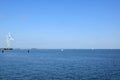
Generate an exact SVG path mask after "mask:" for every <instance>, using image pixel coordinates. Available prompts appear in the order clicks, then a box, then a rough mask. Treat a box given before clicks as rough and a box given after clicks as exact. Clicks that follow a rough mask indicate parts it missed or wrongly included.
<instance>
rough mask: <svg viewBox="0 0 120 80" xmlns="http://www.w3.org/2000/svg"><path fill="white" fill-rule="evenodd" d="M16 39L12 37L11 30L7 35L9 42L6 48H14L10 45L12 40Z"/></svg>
mask: <svg viewBox="0 0 120 80" xmlns="http://www.w3.org/2000/svg"><path fill="white" fill-rule="evenodd" d="M13 40H14V39H13V38H12V36H11V34H10V32H9V33H8V35H7V39H6V42H7V48H4V50H13V48H11V47H10V44H11V41H13Z"/></svg>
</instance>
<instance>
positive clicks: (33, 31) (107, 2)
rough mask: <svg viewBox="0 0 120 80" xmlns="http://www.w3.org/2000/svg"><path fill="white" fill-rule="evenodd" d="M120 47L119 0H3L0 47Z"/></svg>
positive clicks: (1, 6) (0, 12)
mask: <svg viewBox="0 0 120 80" xmlns="http://www.w3.org/2000/svg"><path fill="white" fill-rule="evenodd" d="M8 32H11V34H12V35H13V37H14V39H15V41H12V47H14V48H120V0H0V47H6V35H7V33H8Z"/></svg>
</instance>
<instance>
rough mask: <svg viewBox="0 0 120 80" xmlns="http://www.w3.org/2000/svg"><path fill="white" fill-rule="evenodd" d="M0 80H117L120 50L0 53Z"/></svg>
mask: <svg viewBox="0 0 120 80" xmlns="http://www.w3.org/2000/svg"><path fill="white" fill-rule="evenodd" d="M0 80H120V50H119V49H113V50H112V49H111V50H109V49H95V50H89V49H88V50H87V49H83V50H82V49H81V50H79V49H65V50H64V51H61V50H59V49H40V50H37V49H36V50H35V49H32V50H30V52H29V53H28V52H27V50H11V51H5V52H4V53H2V52H1V51H0Z"/></svg>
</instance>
